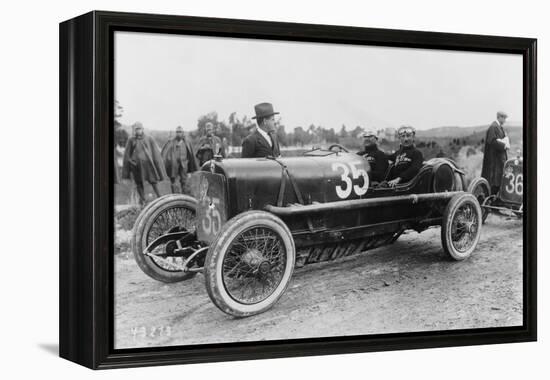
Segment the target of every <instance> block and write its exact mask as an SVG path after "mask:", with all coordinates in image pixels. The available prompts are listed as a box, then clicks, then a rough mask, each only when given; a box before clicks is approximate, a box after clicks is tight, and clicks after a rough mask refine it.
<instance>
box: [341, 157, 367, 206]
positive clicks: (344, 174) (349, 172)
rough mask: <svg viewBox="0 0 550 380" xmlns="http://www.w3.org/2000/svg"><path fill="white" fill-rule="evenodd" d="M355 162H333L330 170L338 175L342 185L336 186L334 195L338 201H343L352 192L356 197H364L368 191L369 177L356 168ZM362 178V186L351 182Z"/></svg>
mask: <svg viewBox="0 0 550 380" xmlns="http://www.w3.org/2000/svg"><path fill="white" fill-rule="evenodd" d="M356 165H357V163H355V162H345V163H344V162H335V163H333V164H332V170H334V171H336V172H338V173H339V174H340V179H341V180H342V182H343V185H342V184H340V185H337V186H336V195H338V197H339V198H340V199H345V198H347V197H349V196H350V195H351V192H352V191H353V192H354V193H355V194H356V195H358V196H361V195H364V194H365V193H366V192H367V190H368V189H369V176H368V174H367V172H366V171H365V170H364V169H360V168H357V166H356ZM358 178H363V180H362V182H363V184H362V185H357V184H356V185H354V184H353V180H354V179H358Z"/></svg>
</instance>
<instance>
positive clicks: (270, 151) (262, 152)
mask: <svg viewBox="0 0 550 380" xmlns="http://www.w3.org/2000/svg"><path fill="white" fill-rule="evenodd" d="M254 111H255V112H256V116H254V117H253V119H256V123H257V124H258V128H256V130H255V131H254V132H253V133H251V134H249V135H248V136H247V137H246V138H245V139H244V140H243V151H242V154H241V157H242V158H248V157H267V156H271V157H278V156H280V155H281V152H280V149H279V142H278V141H277V137H276V135H275V115H277V114H278V113H279V112H275V111H273V105H272V104H271V103H260V104H256V105H255V106H254Z"/></svg>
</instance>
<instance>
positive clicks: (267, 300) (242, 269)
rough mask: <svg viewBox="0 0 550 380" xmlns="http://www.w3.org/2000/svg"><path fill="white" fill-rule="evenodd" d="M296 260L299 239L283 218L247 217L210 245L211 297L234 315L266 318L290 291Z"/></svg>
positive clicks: (260, 214) (207, 268)
mask: <svg viewBox="0 0 550 380" xmlns="http://www.w3.org/2000/svg"><path fill="white" fill-rule="evenodd" d="M295 255H296V254H295V247H294V240H293V239H292V235H291V233H290V231H289V229H288V227H287V226H286V225H285V224H284V222H283V221H282V220H281V219H279V218H278V217H276V216H274V215H272V214H269V213H267V212H264V211H248V212H245V213H242V214H240V215H238V216H236V217H235V218H233V219H231V220H230V221H229V222H228V223H226V224H225V226H224V227H223V228H222V230H221V231H220V233H219V235H218V237H217V239H216V240H215V241H214V242H213V243H212V244H211V245H210V248H209V251H208V255H207V257H206V262H205V278H206V289H207V291H208V295H209V296H210V298H211V299H212V301H213V302H214V304H215V305H216V306H217V307H218V308H219V309H220V310H222V311H223V312H225V313H227V314H230V315H232V316H236V317H246V316H250V315H254V314H259V313H262V312H264V311H265V310H267V309H269V308H270V307H272V306H273V305H274V304H275V302H277V300H278V299H279V298H280V297H281V296H282V294H283V293H284V291H285V289H286V287H287V286H288V283H289V281H290V278H291V276H292V272H293V270H294V262H295Z"/></svg>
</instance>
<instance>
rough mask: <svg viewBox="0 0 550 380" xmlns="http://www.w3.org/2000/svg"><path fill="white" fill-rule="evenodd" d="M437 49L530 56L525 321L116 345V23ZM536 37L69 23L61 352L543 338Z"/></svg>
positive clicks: (100, 15)
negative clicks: (238, 340) (252, 339)
mask: <svg viewBox="0 0 550 380" xmlns="http://www.w3.org/2000/svg"><path fill="white" fill-rule="evenodd" d="M115 31H141V32H153V33H170V34H188V35H200V36H214V37H216V36H219V37H237V38H239V37H241V38H254V39H269V40H289V41H306V42H330V43H336V44H355V45H372V46H390V47H408V48H428V49H442V50H461V51H474V52H495V53H513V54H521V55H522V56H523V128H524V143H523V144H524V146H523V151H524V157H525V163H524V178H525V179H524V180H525V181H526V182H527V183H528V186H527V187H526V189H527V190H526V191H527V193H526V197H525V204H524V209H525V210H526V212H525V215H524V236H523V241H524V255H523V268H524V275H523V301H524V304H523V305H524V310H523V325H522V326H519V327H506V328H482V329H472V330H452V331H437V332H419V333H399V334H382V335H368V336H346V337H344V336H342V337H332V338H316V339H300V340H286V341H263V342H242V343H228V344H208V345H194V346H177V347H158V348H140V349H122V350H115V349H114V348H113V347H114V346H113V333H114V332H113V314H114V313H113V310H114V307H113V277H114V275H113V254H112V250H113V248H112V247H113V233H112V231H113V218H112V213H113V211H112V205H113V181H112V180H111V178H112V175H113V172H112V171H113V166H112V164H111V163H112V160H113V152H112V149H111V147H112V146H113V144H112V139H113V136H112V135H111V131H112V129H111V123H112V121H113V119H114V109H113V107H114V106H113V104H114V98H113V33H114V32H115ZM536 54H537V41H536V39H531V38H514V37H498V36H481V35H466V34H448V33H433V32H416V31H402V30H386V29H371V28H359V27H344V26H327V25H308V24H295V23H281V22H265V21H250V20H235V19H218V18H203V17H187V16H168V15H151V14H136V13H117V12H104V11H93V12H90V13H87V14H84V15H82V16H79V17H76V18H74V19H71V20H68V21H65V22H63V23H61V24H60V56H59V58H60V69H59V70H60V71H59V74H60V99H59V104H60V107H59V113H60V130H59V136H60V184H59V185H60V235H59V238H60V257H59V259H60V278H59V281H60V295H59V297H60V321H59V323H60V336H59V340H60V356H61V357H63V358H66V359H68V360H71V361H74V362H76V363H79V364H82V365H84V366H86V367H89V368H94V369H101V368H118V367H130V366H148V365H161V364H182V363H199V362H212V361H229V360H243V359H261V358H278V357H289V356H306V355H325V354H341V353H352V352H367V351H384V350H402V349H417V348H428V347H446V346H459V345H479V344H495V343H508V342H527V341H534V340H536V337H537V287H536V283H537V271H536V269H537V247H536V241H537V225H536V220H537V207H536V206H537V194H536V192H537V181H536V173H537V161H536V157H537V151H536V149H537V145H536V136H537V133H536V131H537V104H536V99H537V77H536V75H537V55H536Z"/></svg>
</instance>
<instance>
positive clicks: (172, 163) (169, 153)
mask: <svg viewBox="0 0 550 380" xmlns="http://www.w3.org/2000/svg"><path fill="white" fill-rule="evenodd" d="M160 154H161V155H162V159H163V160H164V167H165V168H166V175H167V176H168V178H170V183H171V188H172V193H177V192H178V187H177V185H176V179H177V177H179V182H180V189H181V193H182V194H183V192H184V189H185V182H186V180H187V174H188V173H192V172H194V171H196V170H197V163H196V162H195V155H194V154H193V148H191V145H189V144H188V143H187V140H186V139H185V137H184V135H183V128H182V127H177V128H176V137H174V138H173V139H171V140H168V142H167V143H166V144H164V147H162V151H161V152H160Z"/></svg>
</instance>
